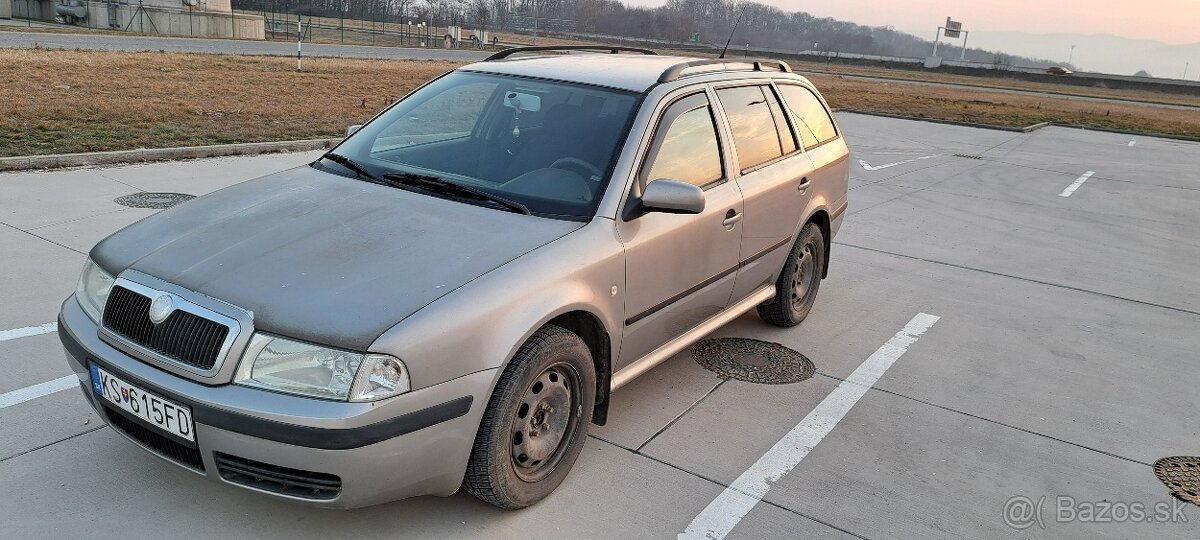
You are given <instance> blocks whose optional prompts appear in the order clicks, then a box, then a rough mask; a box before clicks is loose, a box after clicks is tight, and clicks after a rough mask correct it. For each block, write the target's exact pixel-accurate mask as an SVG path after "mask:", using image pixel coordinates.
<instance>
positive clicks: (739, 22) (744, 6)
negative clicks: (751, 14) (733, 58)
mask: <svg viewBox="0 0 1200 540" xmlns="http://www.w3.org/2000/svg"><path fill="white" fill-rule="evenodd" d="M748 7H750V2H746V3H745V4H742V12H741V13H738V18H737V22H735V23H733V30H730V31H729V39H727V40H725V48H724V49H721V56H718V57H717V58H725V51H728V50H729V42H730V41H733V33H734V32H737V28H738V25H739V24H742V15H745V14H746V8H748Z"/></svg>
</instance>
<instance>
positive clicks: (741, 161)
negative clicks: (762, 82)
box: [717, 86, 786, 170]
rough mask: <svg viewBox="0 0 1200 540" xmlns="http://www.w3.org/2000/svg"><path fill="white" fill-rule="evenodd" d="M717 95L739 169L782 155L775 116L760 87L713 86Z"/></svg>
mask: <svg viewBox="0 0 1200 540" xmlns="http://www.w3.org/2000/svg"><path fill="white" fill-rule="evenodd" d="M717 99H719V100H721V107H722V108H723V109H725V116H726V117H727V118H728V119H729V131H730V132H732V133H733V146H734V148H736V149H737V155H738V165H740V166H741V168H742V169H743V170H745V169H749V168H751V167H754V166H756V165H761V164H762V163H765V162H767V161H770V160H772V159H775V158H777V157H779V156H782V155H783V148H782V147H781V146H780V143H779V132H778V130H777V129H776V127H775V118H774V116H773V115H772V114H771V106H770V105H769V104H768V101H767V96H766V95H765V94H763V88H762V87H760V86H738V87H734V88H722V89H720V90H717ZM785 129H786V128H785Z"/></svg>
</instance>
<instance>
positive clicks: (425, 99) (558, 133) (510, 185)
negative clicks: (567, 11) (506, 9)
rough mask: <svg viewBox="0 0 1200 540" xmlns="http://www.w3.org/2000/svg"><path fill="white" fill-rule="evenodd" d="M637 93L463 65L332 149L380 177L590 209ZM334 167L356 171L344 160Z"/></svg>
mask: <svg viewBox="0 0 1200 540" xmlns="http://www.w3.org/2000/svg"><path fill="white" fill-rule="evenodd" d="M637 103H638V99H637V96H636V95H635V94H633V93H631V92H623V91H619V90H609V89H603V88H597V87H591V86H585V85H578V84H571V83H566V82H553V81H540V80H539V81H535V80H529V79H523V78H518V77H509V76H502V75H491V74H483V73H471V72H461V71H460V72H454V73H451V74H449V75H446V76H444V77H442V78H440V79H437V80H436V81H433V82H431V83H430V84H428V85H426V86H424V87H423V88H421V89H420V90H418V91H416V92H414V93H413V94H411V95H409V96H408V97H406V98H404V99H403V100H402V101H400V102H399V103H397V104H396V105H395V106H393V107H392V108H390V109H388V110H387V111H385V112H384V113H383V114H381V115H380V116H379V117H377V118H376V119H374V120H373V121H371V123H369V124H367V125H366V126H364V127H363V128H362V129H360V130H359V131H358V132H356V133H355V134H354V135H352V136H350V138H348V139H347V140H346V141H345V142H343V143H342V144H341V145H340V146H338V147H337V148H336V149H335V150H334V152H335V153H337V154H341V155H342V156H344V157H347V158H350V159H351V160H353V161H354V162H355V163H356V164H358V165H361V166H362V167H363V168H365V169H367V171H368V172H370V173H371V174H372V175H374V176H377V177H383V176H385V175H387V174H389V173H392V174H417V175H423V176H435V177H437V178H438V179H440V180H441V181H447V182H452V183H456V184H461V185H465V186H467V187H470V188H472V189H475V190H481V191H484V192H487V193H489V194H491V195H495V196H499V197H503V198H505V199H507V200H511V201H515V202H517V203H520V204H521V205H524V206H525V207H527V208H528V209H529V211H530V212H532V213H534V214H538V215H545V216H547V217H566V218H580V219H586V218H590V217H591V216H592V215H593V213H594V211H595V208H596V206H597V205H598V204H599V198H600V194H602V193H603V190H604V187H605V186H606V184H607V182H608V179H609V176H610V175H611V173H612V170H611V169H612V166H613V163H614V162H615V160H614V159H613V156H614V154H615V153H616V152H617V147H618V145H619V144H620V143H621V142H622V141H623V140H624V137H625V133H626V132H627V131H628V127H629V121H630V118H631V116H632V115H633V113H634V109H635V108H636V106H637ZM327 162H328V160H322V161H321V162H320V163H321V164H322V167H325V164H326V163H327ZM328 169H329V170H333V171H337V172H339V173H342V174H345V175H347V176H355V174H353V173H352V172H351V171H350V170H349V168H347V167H345V166H343V165H339V164H331V165H329V166H328Z"/></svg>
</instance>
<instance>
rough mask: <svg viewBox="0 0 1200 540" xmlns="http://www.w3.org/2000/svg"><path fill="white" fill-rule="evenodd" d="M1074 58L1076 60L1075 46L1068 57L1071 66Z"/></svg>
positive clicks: (1072, 46)
mask: <svg viewBox="0 0 1200 540" xmlns="http://www.w3.org/2000/svg"><path fill="white" fill-rule="evenodd" d="M1074 58H1075V46H1074V45H1071V54H1070V55H1069V56H1067V63H1068V64H1070V63H1071V60H1072V59H1074Z"/></svg>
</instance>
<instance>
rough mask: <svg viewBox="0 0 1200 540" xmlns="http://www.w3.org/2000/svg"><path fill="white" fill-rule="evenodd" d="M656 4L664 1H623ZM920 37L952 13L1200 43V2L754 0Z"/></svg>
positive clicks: (976, 25)
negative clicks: (885, 27)
mask: <svg viewBox="0 0 1200 540" xmlns="http://www.w3.org/2000/svg"><path fill="white" fill-rule="evenodd" d="M628 1H629V2H630V3H632V4H635V5H643V6H655V5H662V4H664V3H665V0H628ZM754 1H757V2H761V3H764V4H771V5H774V6H778V7H780V8H782V9H784V10H787V11H806V12H808V13H811V14H813V15H817V16H822V17H833V18H836V19H842V20H846V21H851V22H856V23H859V24H866V25H870V26H888V25H891V26H894V27H896V29H898V30H902V31H905V32H910V33H914V34H916V35H918V36H920V37H923V38H926V39H932V38H933V32H934V29H935V28H936V27H937V26H938V25H939V24H941V23H942V22H943V21H945V20H946V16H953V17H954V19H955V20H958V21H962V22H963V27H964V28H965V29H967V30H971V31H979V32H985V31H1022V32H1031V33H1038V34H1051V33H1076V34H1112V35H1116V36H1121V37H1128V38H1137V39H1153V40H1156V41H1163V42H1166V43H1173V44H1183V43H1196V42H1200V0H1140V1H1128V0H1121V1H1118V0H953V1H952V0H829V1H817V0H754Z"/></svg>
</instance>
